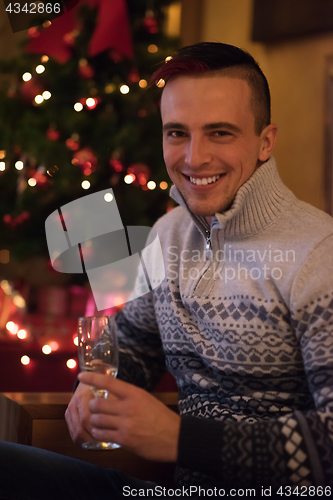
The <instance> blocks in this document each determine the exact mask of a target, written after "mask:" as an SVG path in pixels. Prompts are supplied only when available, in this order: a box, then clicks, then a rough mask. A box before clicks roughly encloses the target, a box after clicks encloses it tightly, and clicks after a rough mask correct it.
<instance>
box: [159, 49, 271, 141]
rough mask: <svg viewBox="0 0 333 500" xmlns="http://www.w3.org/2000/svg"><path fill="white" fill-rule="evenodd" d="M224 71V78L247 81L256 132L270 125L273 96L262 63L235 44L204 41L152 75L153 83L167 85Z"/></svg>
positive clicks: (179, 54) (179, 53)
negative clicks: (177, 79)
mask: <svg viewBox="0 0 333 500" xmlns="http://www.w3.org/2000/svg"><path fill="white" fill-rule="evenodd" d="M210 72H216V73H218V72H221V73H222V74H223V75H225V76H229V77H233V78H240V79H242V80H246V81H247V83H248V85H249V86H250V88H251V91H252V98H251V102H250V104H251V108H252V110H253V114H254V120H255V124H254V126H255V133H256V134H257V135H260V134H261V132H262V131H263V129H264V128H265V127H267V125H269V124H270V122H271V97H270V92H269V86H268V82H267V80H266V77H265V75H264V73H263V72H262V71H261V69H260V66H259V64H258V63H257V62H256V61H255V59H254V58H253V57H252V56H251V55H250V54H249V53H248V52H246V51H245V50H242V49H240V48H238V47H235V46H234V45H228V44H226V43H216V42H202V43H196V44H194V45H189V46H188V47H183V48H182V49H180V50H179V51H178V52H177V53H176V54H175V55H174V56H173V57H172V59H169V60H167V61H166V62H165V63H164V64H163V66H161V67H160V68H159V69H158V70H157V71H155V73H154V74H153V75H152V78H151V83H152V84H154V83H157V82H159V81H160V80H164V81H165V82H167V81H168V80H169V79H170V78H172V77H175V76H180V75H195V76H198V75H200V74H203V73H210Z"/></svg>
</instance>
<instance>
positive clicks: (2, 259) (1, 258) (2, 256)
mask: <svg viewBox="0 0 333 500" xmlns="http://www.w3.org/2000/svg"><path fill="white" fill-rule="evenodd" d="M9 260H10V254H9V250H6V249H3V250H0V263H1V264H8V263H9Z"/></svg>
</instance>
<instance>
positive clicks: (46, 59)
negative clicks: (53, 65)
mask: <svg viewBox="0 0 333 500" xmlns="http://www.w3.org/2000/svg"><path fill="white" fill-rule="evenodd" d="M49 59H50V58H49V56H46V55H45V56H42V57H41V58H40V60H41V62H42V63H47V61H48V60H49Z"/></svg>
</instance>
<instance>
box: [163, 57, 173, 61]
mask: <svg viewBox="0 0 333 500" xmlns="http://www.w3.org/2000/svg"><path fill="white" fill-rule="evenodd" d="M171 59H172V56H168V57H166V58H165V59H164V60H165V62H169V61H171Z"/></svg>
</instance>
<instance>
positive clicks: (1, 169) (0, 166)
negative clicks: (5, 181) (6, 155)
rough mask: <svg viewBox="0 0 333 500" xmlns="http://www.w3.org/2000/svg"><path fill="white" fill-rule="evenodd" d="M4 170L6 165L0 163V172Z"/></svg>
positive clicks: (2, 162)
mask: <svg viewBox="0 0 333 500" xmlns="http://www.w3.org/2000/svg"><path fill="white" fill-rule="evenodd" d="M4 170H6V163H5V162H4V161H0V171H1V172H3V171H4Z"/></svg>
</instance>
